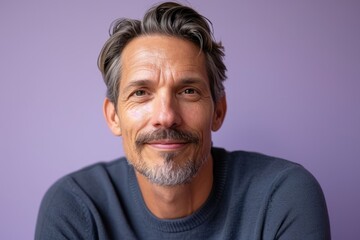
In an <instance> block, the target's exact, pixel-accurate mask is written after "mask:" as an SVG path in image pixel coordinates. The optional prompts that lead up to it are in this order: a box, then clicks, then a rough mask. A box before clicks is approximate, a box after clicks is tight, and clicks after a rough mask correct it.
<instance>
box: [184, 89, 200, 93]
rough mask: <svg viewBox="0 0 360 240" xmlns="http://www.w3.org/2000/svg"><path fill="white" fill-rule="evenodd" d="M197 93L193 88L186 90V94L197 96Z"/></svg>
mask: <svg viewBox="0 0 360 240" xmlns="http://www.w3.org/2000/svg"><path fill="white" fill-rule="evenodd" d="M196 93H197V91H196V90H195V89H193V88H187V89H185V90H184V94H196Z"/></svg>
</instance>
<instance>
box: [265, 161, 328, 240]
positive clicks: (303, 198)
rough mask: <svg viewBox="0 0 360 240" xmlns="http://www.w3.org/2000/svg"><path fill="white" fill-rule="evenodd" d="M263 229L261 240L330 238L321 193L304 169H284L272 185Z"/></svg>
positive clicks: (314, 180) (325, 239)
mask: <svg viewBox="0 0 360 240" xmlns="http://www.w3.org/2000/svg"><path fill="white" fill-rule="evenodd" d="M264 227H265V229H264V234H265V235H266V237H265V238H264V239H279V240H290V239H291V240H294V239H306V240H320V239H321V240H329V239H330V238H331V237H330V226H329V218H328V213H327V207H326V202H325V198H324V195H323V192H322V190H321V187H320V185H319V184H318V182H317V181H316V179H315V178H314V177H313V176H312V175H311V174H310V173H309V172H308V171H306V170H305V169H304V168H302V167H300V166H296V167H292V168H290V169H287V170H286V171H283V172H282V173H281V174H280V175H279V177H278V178H277V180H276V181H275V182H274V185H273V188H272V195H271V197H270V201H269V205H268V211H267V216H266V225H265V226H264Z"/></svg>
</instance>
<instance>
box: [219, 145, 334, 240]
mask: <svg viewBox="0 0 360 240" xmlns="http://www.w3.org/2000/svg"><path fill="white" fill-rule="evenodd" d="M213 156H214V159H215V158H216V157H217V159H216V160H215V161H218V160H220V161H224V162H226V164H227V176H226V177H227V180H226V185H227V187H228V189H231V190H229V191H228V194H229V199H234V198H235V197H238V198H239V199H241V200H242V203H243V204H246V207H247V209H248V211H249V209H252V210H254V211H253V212H254V214H255V213H256V214H257V216H261V217H260V218H259V219H261V221H259V222H260V223H261V224H265V226H262V227H261V228H262V229H263V230H264V234H265V235H267V236H271V237H270V238H271V239H274V238H276V239H278V238H281V237H283V239H329V236H330V230H329V220H328V214H327V207H326V202H325V198H324V195H323V192H322V189H321V187H320V185H319V183H318V181H317V180H316V179H315V177H314V176H313V175H312V174H311V173H310V172H309V171H308V170H307V169H305V168H304V167H303V166H301V165H300V164H297V163H294V162H291V161H288V160H285V159H281V158H276V157H272V156H267V155H264V154H260V153H255V152H246V151H234V152H227V151H225V150H223V149H217V150H215V151H214V154H213ZM243 199H251V201H244V200H243Z"/></svg>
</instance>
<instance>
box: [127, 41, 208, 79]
mask: <svg viewBox="0 0 360 240" xmlns="http://www.w3.org/2000/svg"><path fill="white" fill-rule="evenodd" d="M122 63H123V71H124V73H128V74H130V75H131V74H133V73H134V72H137V73H142V72H143V73H145V74H146V72H148V73H151V72H153V71H157V72H161V74H162V76H171V75H173V74H174V71H175V70H174V69H176V72H177V73H186V72H189V73H191V72H193V73H194V72H199V71H200V72H201V74H205V75H206V70H205V57H204V54H203V53H202V52H201V50H200V49H199V48H198V47H197V46H196V45H195V44H193V43H191V42H190V41H187V40H183V39H180V38H176V37H168V36H158V35H155V36H144V37H138V38H136V39H134V40H132V41H131V42H130V43H129V44H128V46H126V47H125V49H124V52H123V55H122Z"/></svg>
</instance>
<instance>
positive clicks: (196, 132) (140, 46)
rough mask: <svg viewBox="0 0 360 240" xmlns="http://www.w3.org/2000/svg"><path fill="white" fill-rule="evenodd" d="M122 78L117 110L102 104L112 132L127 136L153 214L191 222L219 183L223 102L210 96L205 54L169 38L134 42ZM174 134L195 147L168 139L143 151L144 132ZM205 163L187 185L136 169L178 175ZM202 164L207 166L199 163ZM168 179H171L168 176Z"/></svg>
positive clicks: (124, 56)
mask: <svg viewBox="0 0 360 240" xmlns="http://www.w3.org/2000/svg"><path fill="white" fill-rule="evenodd" d="M121 60H122V64H123V65H122V79H121V81H120V89H119V98H118V105H117V106H116V107H115V106H114V104H113V103H112V102H110V101H109V100H108V99H105V101H104V115H105V118H106V121H107V124H108V126H109V128H110V130H111V131H112V132H113V134H115V135H116V136H122V138H123V147H124V151H125V154H126V156H127V159H128V161H129V163H131V164H132V165H133V166H134V168H135V170H136V171H135V172H136V177H137V180H138V183H139V186H140V189H141V192H142V195H143V198H144V201H145V203H146V205H147V207H148V208H149V210H150V211H151V212H152V213H153V214H154V215H155V216H157V217H159V218H164V219H174V218H179V217H184V216H187V215H189V214H191V213H193V212H194V211H196V210H197V209H198V208H200V207H201V205H202V204H203V203H204V202H205V201H206V199H207V198H208V196H209V194H210V192H211V188H212V182H213V160H212V156H211V154H210V150H211V132H212V131H217V130H218V129H219V128H220V127H221V125H222V122H223V120H224V117H225V113H226V100H225V97H223V98H221V99H220V101H219V102H217V103H216V104H215V103H214V102H213V100H212V98H211V92H210V84H209V79H208V76H207V73H206V67H205V66H206V64H205V63H206V62H205V56H204V54H203V53H202V52H201V51H200V49H199V48H198V47H197V46H196V45H194V44H193V43H191V42H189V41H187V40H183V39H180V38H176V37H168V36H163V35H151V36H141V37H137V38H135V39H133V40H132V41H131V42H130V43H129V44H128V45H127V46H126V47H125V49H124V51H123V53H122V59H121ZM164 129H175V130H180V131H184V132H187V133H189V134H191V136H194V138H195V139H197V141H195V142H191V141H190V140H187V139H182V138H181V139H174V138H171V137H169V136H168V137H165V138H160V139H155V140H154V139H152V140H147V141H145V142H144V143H142V144H140V145H137V144H136V141H137V140H138V139H139V137H140V136H142V135H144V134H150V135H151V134H152V133H154V131H157V130H164ZM189 162H190V163H199V165H200V166H201V167H200V168H199V169H198V171H197V174H196V175H195V176H193V177H191V178H189V179H187V182H186V183H183V184H175V185H161V184H157V183H154V182H153V181H151V179H149V178H147V177H146V176H144V175H143V174H142V173H141V171H138V170H137V169H138V168H140V167H144V166H146V168H147V169H150V170H151V171H153V172H154V171H155V170H154V169H164V167H165V166H166V165H167V164H169V163H171V164H172V168H173V169H181V168H184V166H185V165H186V163H189ZM200 163H201V164H200ZM165 176H166V175H165Z"/></svg>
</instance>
